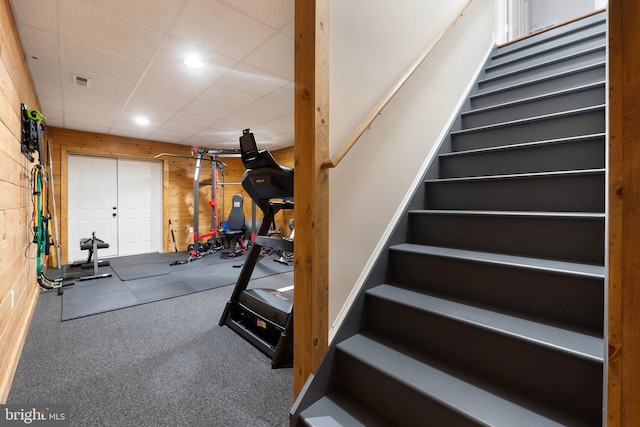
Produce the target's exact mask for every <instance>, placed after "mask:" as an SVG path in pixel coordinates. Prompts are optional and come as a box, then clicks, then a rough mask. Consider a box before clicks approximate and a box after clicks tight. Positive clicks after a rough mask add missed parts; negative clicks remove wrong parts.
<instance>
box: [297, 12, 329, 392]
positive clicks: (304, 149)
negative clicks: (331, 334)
mask: <svg viewBox="0 0 640 427" xmlns="http://www.w3.org/2000/svg"><path fill="white" fill-rule="evenodd" d="M328 18H329V0H296V2H295V113H294V121H295V146H294V159H295V191H294V200H295V209H294V218H295V221H296V248H295V255H294V284H295V292H294V297H293V301H294V304H293V307H294V310H293V312H294V313H293V316H294V317H293V319H294V321H293V325H294V327H293V330H294V333H293V343H294V344H293V390H294V397H295V396H297V395H298V393H299V392H300V390H301V389H302V386H303V385H304V383H305V381H306V380H307V377H308V376H309V374H311V373H313V372H314V371H315V369H316V368H317V366H318V364H319V363H320V361H321V360H322V358H323V357H324V355H325V353H326V351H327V341H328V281H329V265H328V258H329V246H328V216H329V206H328V204H329V189H328V185H329V183H328V171H327V170H326V169H323V168H322V162H323V161H324V160H325V159H326V158H327V157H328V147H329V22H328Z"/></svg>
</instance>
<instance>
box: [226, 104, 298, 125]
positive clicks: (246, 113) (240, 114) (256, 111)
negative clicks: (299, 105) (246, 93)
mask: <svg viewBox="0 0 640 427" xmlns="http://www.w3.org/2000/svg"><path fill="white" fill-rule="evenodd" d="M292 111H293V108H292V107H291V106H289V105H285V104H281V103H279V102H277V101H273V100H270V99H268V98H260V99H259V100H257V101H256V102H254V103H253V104H251V105H249V106H247V107H245V108H243V109H241V110H238V111H236V112H235V113H233V114H231V115H229V116H227V117H226V119H225V120H228V121H232V122H237V123H244V124H246V126H247V127H251V126H253V127H255V126H257V125H261V124H264V123H266V122H268V121H271V120H273V119H276V118H280V117H282V116H284V115H287V114H290V113H291V112H292Z"/></svg>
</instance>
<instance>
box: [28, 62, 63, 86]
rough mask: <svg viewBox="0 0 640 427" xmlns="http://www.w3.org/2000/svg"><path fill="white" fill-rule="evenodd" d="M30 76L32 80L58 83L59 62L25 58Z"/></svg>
mask: <svg viewBox="0 0 640 427" xmlns="http://www.w3.org/2000/svg"><path fill="white" fill-rule="evenodd" d="M27 63H28V64H29V70H30V71H31V77H32V78H33V79H34V80H44V81H47V82H52V83H58V84H60V64H58V63H56V62H51V61H46V60H44V59H33V58H27Z"/></svg>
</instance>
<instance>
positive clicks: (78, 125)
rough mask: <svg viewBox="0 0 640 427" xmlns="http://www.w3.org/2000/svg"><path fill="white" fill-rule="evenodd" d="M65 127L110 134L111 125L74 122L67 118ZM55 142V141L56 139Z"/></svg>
mask: <svg viewBox="0 0 640 427" xmlns="http://www.w3.org/2000/svg"><path fill="white" fill-rule="evenodd" d="M64 127H65V128H66V129H73V130H80V131H84V132H95V133H103V134H105V135H106V134H108V133H109V129H110V128H109V127H108V126H100V125H96V124H95V123H93V122H90V121H87V122H74V121H70V120H65V121H64ZM54 143H55V141H54Z"/></svg>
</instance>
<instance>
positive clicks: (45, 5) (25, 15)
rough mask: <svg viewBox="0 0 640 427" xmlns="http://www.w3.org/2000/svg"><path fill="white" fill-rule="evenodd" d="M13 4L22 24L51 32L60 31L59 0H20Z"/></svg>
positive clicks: (17, 18)
mask: <svg viewBox="0 0 640 427" xmlns="http://www.w3.org/2000/svg"><path fill="white" fill-rule="evenodd" d="M12 4H13V5H14V7H15V11H16V15H17V16H16V20H17V21H18V22H20V23H21V24H26V25H29V26H31V27H35V28H39V29H41V30H45V31H48V32H50V33H57V32H58V5H57V0H19V1H13V2H12Z"/></svg>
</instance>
